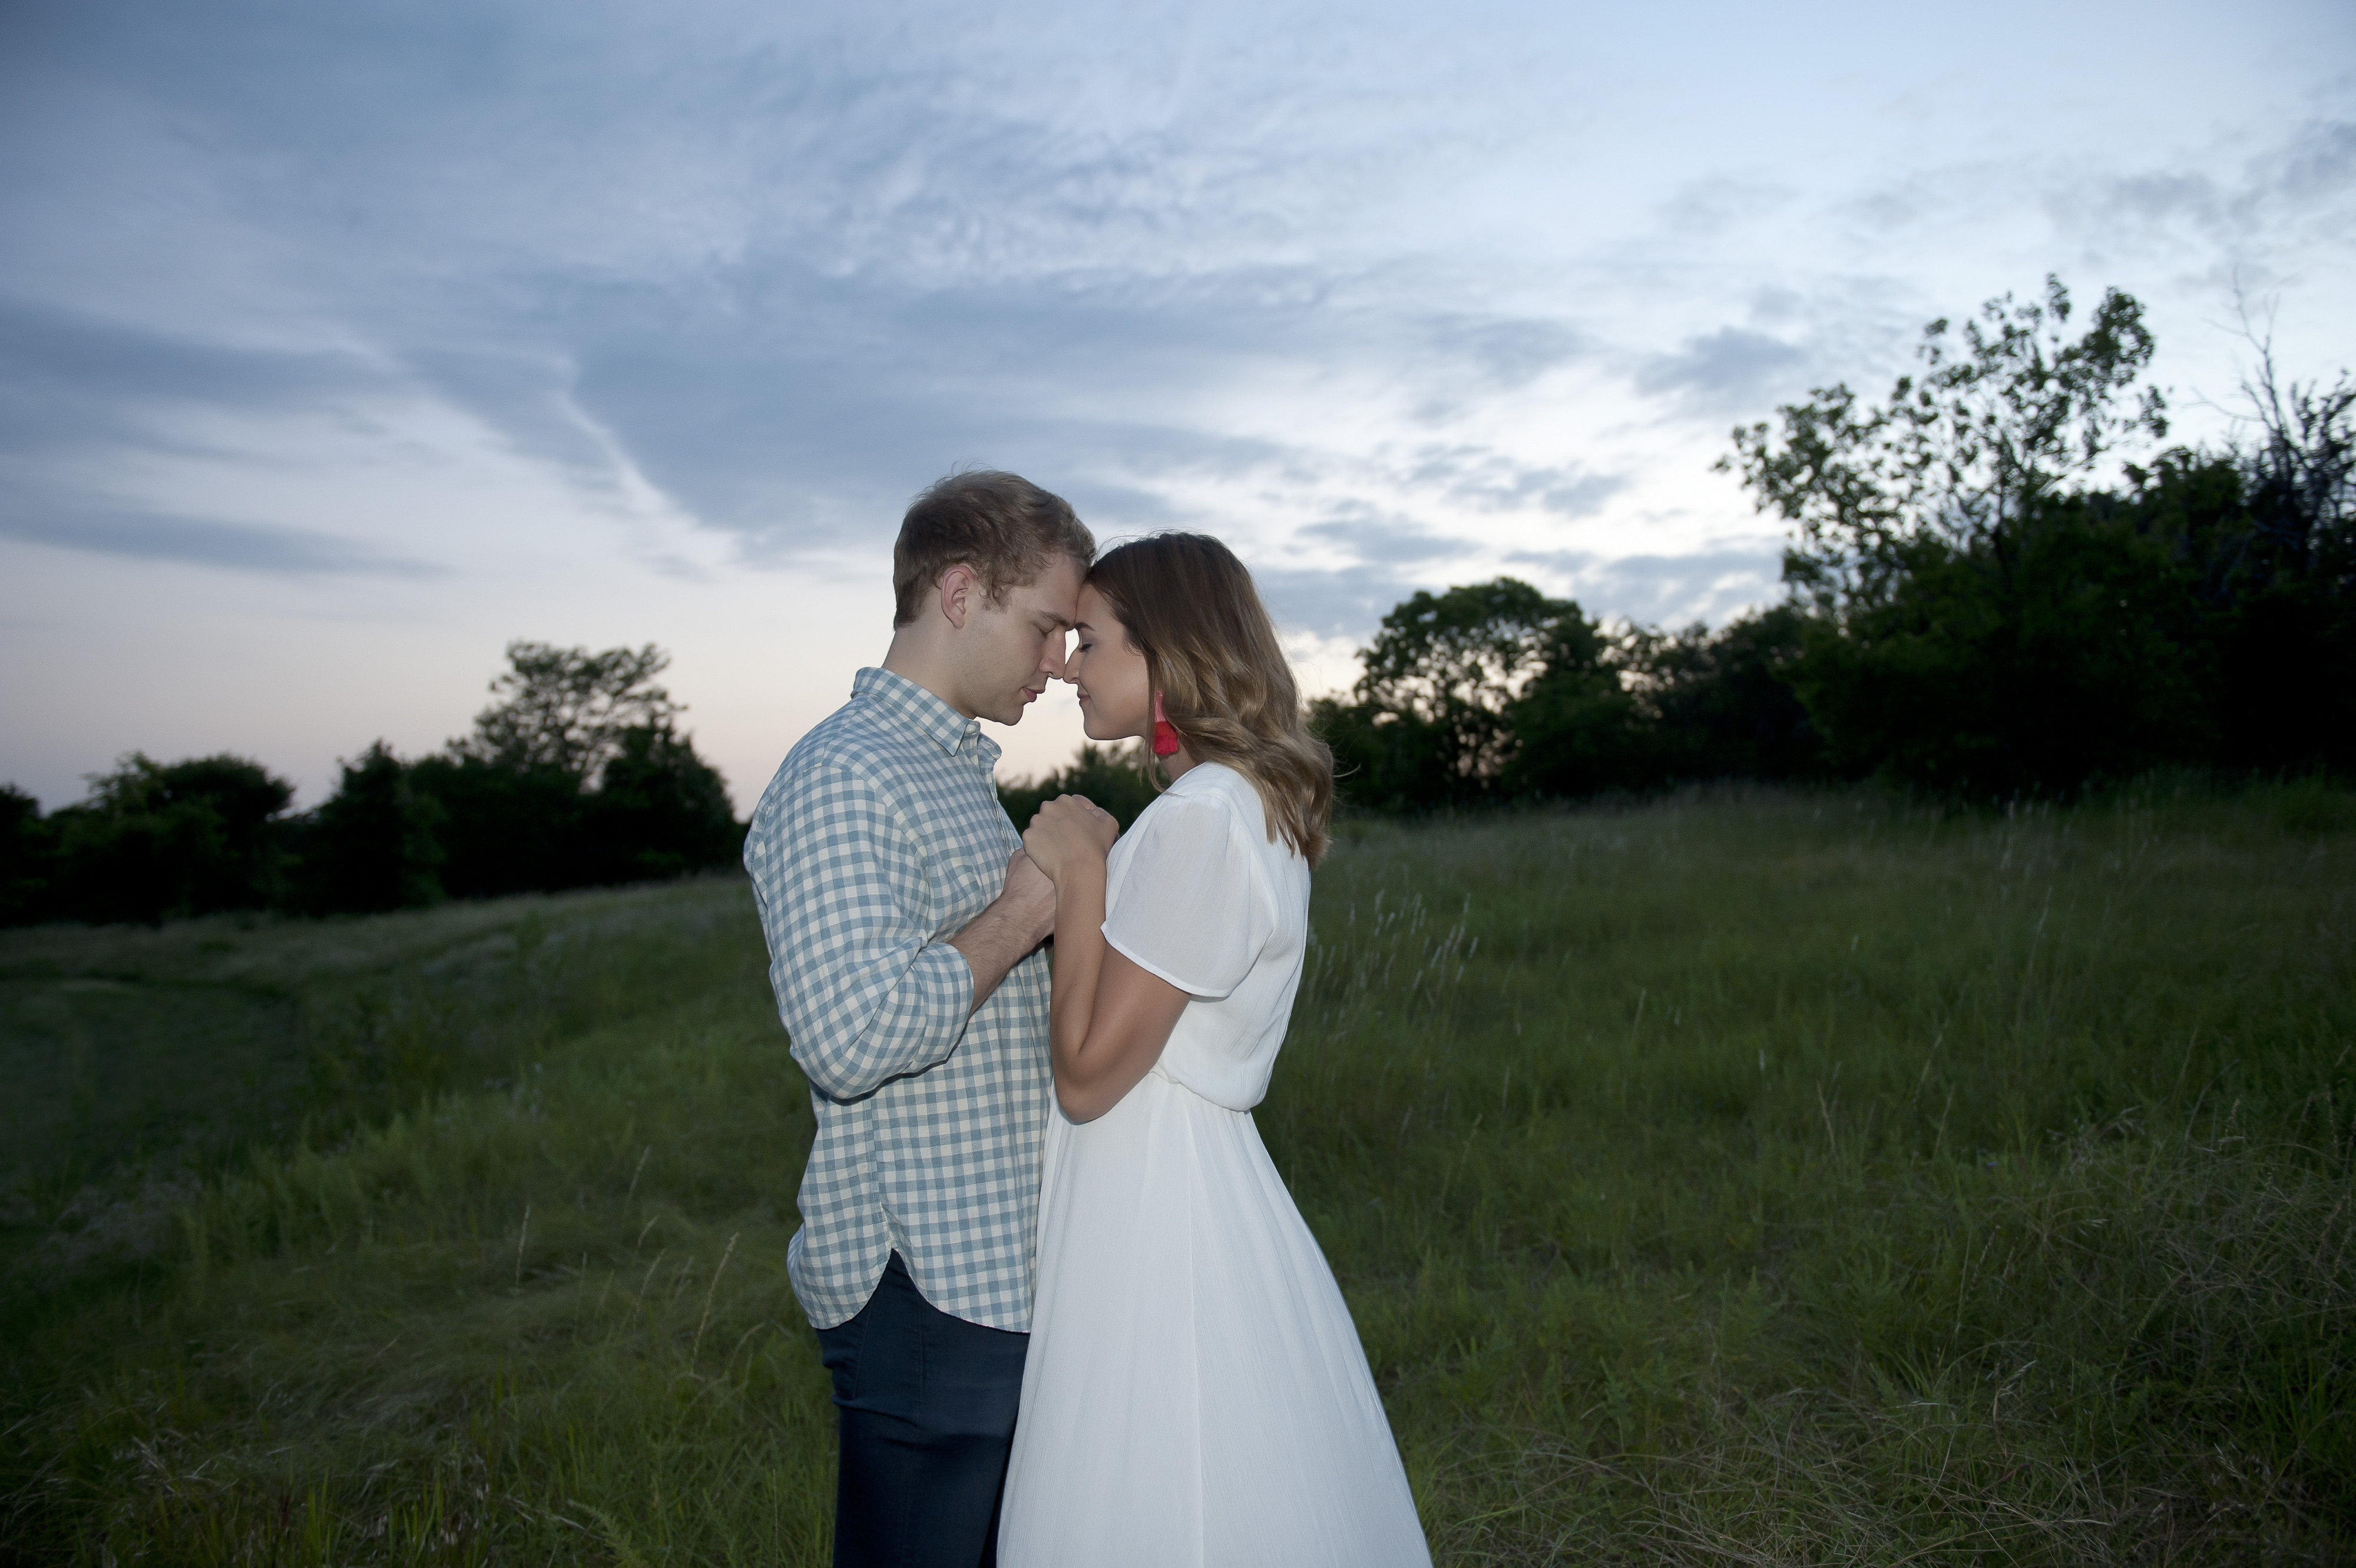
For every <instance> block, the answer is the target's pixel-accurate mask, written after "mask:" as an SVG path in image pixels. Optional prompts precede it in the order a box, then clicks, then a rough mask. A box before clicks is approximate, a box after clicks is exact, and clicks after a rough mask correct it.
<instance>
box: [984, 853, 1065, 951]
mask: <svg viewBox="0 0 2356 1568" xmlns="http://www.w3.org/2000/svg"><path fill="white" fill-rule="evenodd" d="M997 902H998V903H1000V904H1002V905H1004V906H1005V908H1006V913H1007V915H1008V917H1009V918H1012V919H1013V920H1015V921H1016V922H1018V923H1019V924H1020V925H1021V927H1022V929H1024V930H1026V931H1029V932H1031V933H1032V936H1031V945H1032V946H1033V947H1034V948H1035V947H1037V946H1038V945H1039V944H1040V943H1041V942H1044V941H1045V940H1047V939H1048V938H1049V937H1052V936H1054V935H1055V884H1054V883H1053V882H1050V881H1049V880H1048V879H1047V874H1046V873H1045V872H1044V871H1042V870H1040V869H1039V866H1038V864H1037V863H1036V862H1035V861H1033V859H1032V858H1031V855H1030V852H1029V851H1027V850H1020V849H1018V850H1016V851H1015V852H1014V853H1013V854H1011V855H1009V856H1008V857H1007V860H1006V886H1004V887H1002V888H1001V889H1000V890H999V894H998V898H997Z"/></svg>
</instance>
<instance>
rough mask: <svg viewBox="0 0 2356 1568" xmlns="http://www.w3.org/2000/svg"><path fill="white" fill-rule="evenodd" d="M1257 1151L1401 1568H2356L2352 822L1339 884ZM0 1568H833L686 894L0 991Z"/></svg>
mask: <svg viewBox="0 0 2356 1568" xmlns="http://www.w3.org/2000/svg"><path fill="white" fill-rule="evenodd" d="M1314 918H1315V927H1316V936H1317V943H1316V947H1315V950H1314V952H1313V955H1312V971H1311V973H1310V975H1309V977H1308V979H1307V981H1306V983H1304V986H1303V990H1302V993H1301V1004H1300V1007H1299V1010H1298V1012H1297V1014H1296V1016H1295V1025H1294V1029H1293V1035H1292V1038H1291V1040H1290V1044H1289V1045H1288V1047H1287V1050H1286V1055H1285V1057H1284V1058H1283V1060H1282V1062H1281V1064H1280V1069H1279V1071H1278V1074H1277V1079H1276V1082H1275V1085H1274V1087H1273V1088H1272V1090H1271V1091H1270V1094H1269V1101H1268V1102H1267V1104H1266V1105H1264V1106H1263V1107H1262V1108H1261V1111H1260V1112H1259V1121H1260V1125H1261V1128H1262V1130H1263V1132H1264V1133H1265V1135H1266V1136H1267V1139H1268V1141H1269V1145H1270V1148H1271V1150H1272V1152H1273V1153H1274V1155H1275V1156H1276V1160H1277V1164H1278V1165H1279V1167H1280V1169H1282V1170H1283V1171H1284V1172H1285V1174H1286V1176H1287V1177H1288V1178H1289V1179H1290V1182H1291V1184H1292V1187H1293V1189H1294V1192H1295V1193H1296V1195H1297V1197H1299V1199H1300V1202H1301V1208H1302V1210H1303V1212H1304V1213H1305V1214H1306V1215H1307V1216H1308V1218H1309V1220H1310V1223H1311V1225H1312V1228H1313V1229H1314V1230H1316V1232H1317V1234H1318V1237H1319V1239H1320V1240H1321V1241H1322V1242H1323V1245H1324V1247H1325V1249H1326V1251H1327V1254H1328V1256H1329V1257H1330V1258H1331V1259H1332V1261H1333V1265H1334V1268H1335V1272H1336V1273H1338V1274H1339V1276H1340V1278H1341V1281H1342V1283H1343V1287H1344V1291H1345V1293H1346V1294H1348V1296H1349V1299H1350V1302H1351V1305H1352V1308H1353V1311H1354V1312H1355V1314H1356V1316H1357V1320H1358V1324H1359V1326H1360V1329H1361V1332H1362V1334H1363V1335H1364V1337H1365V1341H1366V1347H1367V1350H1368V1353H1369V1356H1370V1357H1371V1359H1372V1360H1373V1362H1374V1365H1375V1369H1376V1377H1377V1379H1378V1380H1379V1381H1380V1383H1381V1385H1382V1388H1383V1392H1384V1396H1385V1399H1386V1401H1387V1404H1388V1407H1389V1410H1390V1412H1391V1416H1392V1421H1393V1423H1394V1426H1395V1428H1396V1430H1397V1431H1398V1434H1399V1438H1400V1444H1401V1447H1402V1451H1403V1453H1404V1454H1405V1455H1406V1458H1407V1462H1408V1469H1409V1473H1410V1476H1411V1477H1412V1479H1413V1481H1414V1483H1415V1487H1416V1492H1417V1497H1418V1498H1419V1503H1420V1505H1421V1507H1422V1509H1423V1515H1424V1520H1425V1522H1426V1525H1427V1528H1428V1530H1429V1531H1430V1536H1431V1539H1432V1541H1433V1545H1434V1548H1435V1553H1436V1555H1437V1556H1438V1557H1439V1559H1440V1561H1442V1562H1446V1563H1546V1562H1557V1561H1560V1562H1577V1563H1589V1562H1596V1563H1621V1562H1626V1563H1659V1562H1686V1563H1726V1562H1737V1563H1815V1562H1823V1563H1855V1562H1877V1563H1966V1562H1968V1563H2057V1564H2059V1563H2087V1562H2094V1563H2101V1562H2116V1563H2131V1562H2132V1563H2142V1562H2154V1561H2161V1562H2170V1561H2172V1562H2187V1563H2191V1562H2235V1563H2239V1562H2251V1561H2280V1562H2331V1561H2339V1560H2342V1559H2345V1558H2347V1557H2349V1556H2351V1555H2356V1552H2351V1543H2356V1433H2351V1427H2350V1419H2351V1418H2350V1412H2351V1410H2356V1391H2351V1386H2350V1379H2351V1361H2352V1360H2356V1357H2351V1327H2356V1256H2351V1240H2356V1187H2351V1177H2356V1058H2351V1050H2356V950H2351V944H2356V800H2351V798H2350V797H2349V796H2347V795H2345V794H2340V793H2336V792H2333V791H2329V790H2326V789H2319V788H2315V787H2308V786H2286V787H2278V788H2273V789H2259V790H2254V791H2250V792H2247V793H2245V794H2242V795H2237V796H2233V797H2220V796H2217V795H2214V794H2211V793H2207V792H2204V791H2201V790H2199V789H2191V788H2190V787H2186V788H2180V789H2179V788H2177V787H2174V786H2168V785H2147V786H2144V787H2142V788H2140V789H2136V790H2133V791H2128V792H2126V793H2122V794H2120V795H2118V796H2116V797H2114V798H2111V799H2108V800H2101V801H2097V802H2094V803H2091V804H2088V805H2084V806H2081V807H2078V808H2074V809H2071V810H2067V811H2063V810H2051V809H2039V810H2035V811H2018V812H2014V813H2010V814H2006V815H1998V816H1989V815H1986V814H1980V815H1958V814H1954V813H1944V812H1940V811H1930V810H1924V809H1920V808H1912V807H1908V806H1906V805H1904V804H1902V803H1901V802H1898V801H1894V800H1889V799H1886V798H1883V797H1879V796H1875V795H1870V794H1828V795H1824V796H1793V795H1780V794H1772V793H1757V794H1744V793H1729V794H1714V795H1706V796H1698V797H1689V798H1684V799H1680V800H1673V801H1668V802H1664V803H1659V804H1655V805H1651V806H1645V807H1641V808H1631V809H1628V810H1624V811H1585V812H1577V813H1548V814H1532V815H1528V816H1522V817H1512V818H1497V819H1489V820H1483V821H1468V822H1456V823H1448V822H1442V823H1435V824H1427V825H1423V826H1419V827H1412V828H1400V827H1395V826H1390V825H1386V824H1379V823H1355V824H1350V825H1349V826H1348V827H1347V828H1346V830H1345V832H1344V835H1343V840H1342V843H1341V844H1340V845H1339V847H1337V849H1336V850H1335V852H1334V854H1333V857H1332V859H1331V860H1330V861H1329V862H1328V863H1327V865H1326V866H1325V867H1324V868H1323V869H1322V870H1321V872H1320V873H1319V876H1318V881H1317V897H1316V909H1315V917H1314ZM0 1006H5V1015H0V1017H4V1018H5V1036H0V1051H5V1053H6V1054H5V1058H0V1066H5V1068H6V1069H8V1071H9V1073H10V1081H11V1082H12V1084H15V1085H16V1086H18V1092H17V1094H16V1097H15V1102H14V1103H12V1104H10V1105H8V1106H7V1107H5V1112H0V1113H5V1114H6V1115H7V1116H8V1117H10V1118H11V1120H10V1121H9V1122H7V1123H6V1131H7V1133H8V1142H7V1144H5V1150H6V1153H5V1155H0V1161H5V1164H6V1165H7V1167H8V1168H7V1169H6V1170H5V1171H0V1179H5V1181H6V1182H7V1183H9V1184H10V1185H9V1186H8V1187H7V1188H6V1197H5V1200H0V1201H5V1205H6V1208H5V1210H0V1223H5V1234H0V1243H5V1262H6V1267H7V1270H8V1273H7V1279H6V1284H5V1299H0V1331H4V1332H5V1345H6V1349H5V1385H0V1400H4V1401H5V1405H0V1426H5V1433H6V1436H5V1442H0V1498H5V1502H0V1508H4V1509H5V1514H0V1541H5V1542H7V1543H8V1544H7V1545H5V1546H0V1554H5V1552H7V1551H11V1550H13V1551H14V1552H16V1556H17V1558H18V1559H19V1560H23V1561H28V1562H31V1561H38V1562H72V1561H81V1562H89V1563H100V1562H108V1561H112V1562H119V1563H129V1562H133V1561H144V1562H151V1563H231V1562H240V1563H242V1562H268V1563H330V1562H333V1563H345V1562H365V1563H373V1562H399V1563H474V1562H483V1563H488V1562H497V1563H536V1562H548V1563H579V1562H588V1563H597V1562H606V1563H659V1562H674V1563H725V1562H756V1561H757V1562H764V1563H779V1562H823V1561H824V1560H825V1550H826V1540H827V1534H828V1527H829V1520H828V1515H829V1512H830V1498H831V1487H832V1455H831V1452H830V1449H831V1443H830V1430H831V1420H830V1411H829V1408H828V1406H827V1403H826V1397H825V1395H826V1389H825V1380H824V1377H823V1374H822V1373H821V1371H820V1370H819V1368H818V1366H817V1359H816V1352H815V1347H814V1344H813V1343H812V1340H811V1337H810V1336H809V1331H808V1329H807V1327H806V1326H804V1324H803V1322H802V1320H801V1318H800V1316H799V1314H798V1311H797V1310H796V1308H795V1306H794V1305H793V1301H792V1296H791V1292H790V1290H789V1289H788V1287H787V1282H786V1278H785V1271H784V1252H785V1243H786V1240H787V1237H788V1236H789V1235H790V1233H791V1231H792V1229H793V1226H794V1223H795V1221H794V1217H793V1211H792V1201H793V1189H794V1187H795V1184H796V1181H797V1178H798V1173H799V1168H800V1164H801V1158H802V1154H803V1150H804V1147H805V1145H806V1144H807V1140H808V1137H809V1118H808V1112H807V1110H806V1108H805V1104H804V1094H803V1090H802V1088H801V1085H800V1082H799V1079H798V1076H797V1075H796V1073H795V1072H794V1070H793V1068H792V1065H791V1062H790V1060H789V1058H787V1055H786V1052H785V1047H784V1041H783V1039H782V1037H781V1036H780V1034H779V1031H778V1029H777V1026H776V1018H775V1015H774V1012H773V1010H772V1008H771V1006H770V1004H769V999H768V997H767V994H766V981H765V977H764V972H763V954H762V951H761V947H760V939H759V934H758V931H757V929H756V928H755V923H754V921H753V918H752V916H751V911H750V908H749V898H748V897H747V895H746V892H745V890H744V887H743V886H742V885H741V884H734V883H705V884H697V885H690V886H682V887H675V888H669V889H662V890H655V891H646V892H637V893H622V894H600V895H583V896H577V897H564V898H548V899H534V900H522V901H516V902H512V903H505V904H495V905H487V906H472V907H466V908H453V909H446V910H441V911H435V912H433V913H429V914H424V915H417V916H400V917H389V918H381V919H371V920H358V921H348V922H328V923H324V924H297V923H285V924H275V925H261V926H257V927H253V928H252V929H240V928H238V927H235V926H233V925H230V924H224V923H215V922H193V923H191V924H189V925H187V926H183V927H172V928H167V929H165V930H164V931H162V932H122V931H101V932H80V931H37V932H26V933H14V934H10V935H7V936H5V937H0Z"/></svg>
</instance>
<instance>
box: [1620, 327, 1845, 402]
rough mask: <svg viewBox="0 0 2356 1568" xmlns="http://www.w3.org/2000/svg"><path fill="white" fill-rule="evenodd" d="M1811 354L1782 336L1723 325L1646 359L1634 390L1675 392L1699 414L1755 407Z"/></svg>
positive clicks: (1781, 384)
mask: <svg viewBox="0 0 2356 1568" xmlns="http://www.w3.org/2000/svg"><path fill="white" fill-rule="evenodd" d="M1807 359H1808V356H1807V352H1806V351H1805V350H1804V349H1799V348H1796V347H1794V345H1792V344H1790V343H1786V342H1784V341H1783V339H1782V338H1771V337H1769V336H1768V335H1767V334H1765V333H1763V332H1753V331H1751V330H1750V329H1749V328H1741V327H1722V328H1719V330H1717V331H1716V332H1712V333H1710V334H1708V336H1706V337H1700V338H1687V339H1686V342H1685V345H1684V346H1683V347H1682V348H1680V349H1677V350H1676V351H1675V352H1674V353H1668V354H1658V355H1655V356H1653V357H1652V358H1651V359H1649V360H1645V361H1644V363H1643V364H1642V365H1640V366H1639V367H1638V369H1637V371H1636V375H1635V382H1636V390H1637V391H1639V392H1651V393H1654V394H1655V395H1656V396H1658V395H1666V396H1671V397H1674V398H1676V400H1677V401H1678V403H1681V404H1682V405H1683V406H1684V407H1685V408H1686V409H1687V411H1689V412H1691V413H1697V414H1723V413H1733V412H1739V411H1741V410H1746V409H1753V408H1757V407H1758V406H1759V405H1760V404H1761V403H1763V402H1765V401H1766V399H1767V398H1768V397H1769V396H1770V395H1772V392H1774V391H1776V390H1778V389H1780V388H1781V387H1782V386H1783V385H1785V384H1787V383H1788V382H1789V381H1791V379H1792V372H1794V371H1795V370H1797V368H1798V367H1800V366H1802V365H1804V364H1805V363H1806V362H1807Z"/></svg>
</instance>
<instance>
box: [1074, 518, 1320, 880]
mask: <svg viewBox="0 0 2356 1568" xmlns="http://www.w3.org/2000/svg"><path fill="white" fill-rule="evenodd" d="M1088 584H1089V585H1090V586H1092V587H1094V588H1095V589H1096V590H1097V592H1098V593H1099V594H1102V595H1103V596H1105V598H1106V600H1107V601H1108V603H1109V604H1110V605H1111V607H1112V611H1113V614H1115V615H1116V616H1119V618H1120V624H1121V626H1122V627H1123V628H1126V629H1127V631H1128V633H1129V641H1130V646H1131V647H1132V648H1135V649H1136V650H1138V651H1139V652H1141V653H1142V654H1144V655H1145V671H1146V678H1147V679H1148V680H1149V681H1150V682H1152V689H1153V690H1154V691H1156V692H1159V693H1162V714H1163V716H1165V717H1166V718H1168V719H1169V721H1170V724H1171V726H1172V727H1173V728H1174V729H1175V730H1177V732H1178V737H1179V738H1180V739H1181V740H1183V741H1184V742H1185V743H1186V749H1187V750H1188V751H1189V752H1191V753H1192V754H1193V755H1194V757H1197V758H1199V759H1201V760H1203V761H1206V762H1224V763H1226V765H1227V766H1228V767H1230V768H1234V769H1235V770H1236V771H1237V772H1238V773H1240V774H1242V775H1243V776H1244V777H1245V778H1247V779H1250V780H1251V781H1252V784H1253V785H1254V787H1256V788H1257V789H1258V790H1259V798H1260V800H1261V802H1262V804H1264V805H1265V806H1266V807H1267V808H1268V822H1269V838H1271V839H1273V838H1275V837H1276V836H1277V834H1279V833H1282V834H1283V835H1284V839H1285V842H1286V843H1289V844H1290V845H1291V846H1292V847H1293V849H1294V850H1296V851H1297V852H1299V854H1301V858H1302V859H1304V860H1306V861H1308V862H1309V864H1310V865H1316V864H1317V863H1318V861H1319V860H1321V859H1323V857H1324V854H1325V845H1326V833H1325V828H1326V823H1327V822H1328V820H1329V819H1331V817H1332V816H1333V752H1332V751H1331V750H1330V749H1328V748H1327V746H1326V745H1325V743H1324V742H1323V741H1322V740H1319V739H1318V738H1317V737H1316V736H1313V735H1312V734H1310V733H1309V725H1308V723H1307V715H1306V714H1303V713H1302V712H1301V691H1300V688H1299V687H1298V686H1296V685H1295V684H1294V683H1293V680H1292V666H1291V664H1290V662H1289V661H1287V660H1286V659H1285V657H1284V650H1283V648H1282V647H1280V645H1279V644H1278V642H1277V639H1276V628H1275V626H1274V625H1273V624H1272V623H1270V621H1269V618H1268V610H1267V608H1266V607H1264V606H1263V605H1261V603H1260V602H1259V590H1258V589H1257V588H1255V587H1253V586H1252V580H1251V574H1250V573H1249V572H1248V571H1246V570H1244V564H1243V563H1242V562H1240V561H1238V560H1237V559H1236V556H1235V552H1233V551H1231V550H1229V549H1228V548H1227V547H1226V545H1224V544H1222V543H1220V542H1218V541H1217V540H1215V539H1214V538H1212V537H1211V536H1210V535H1209V534H1207V533H1156V534H1150V535H1148V536H1147V537H1145V538H1143V539H1133V540H1130V542H1127V543H1126V544H1120V545H1117V546H1115V547H1114V548H1112V549H1110V550H1108V551H1106V552H1105V553H1103V554H1102V555H1099V556H1098V557H1097V561H1096V564H1095V565H1093V566H1091V567H1089V568H1088Z"/></svg>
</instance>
